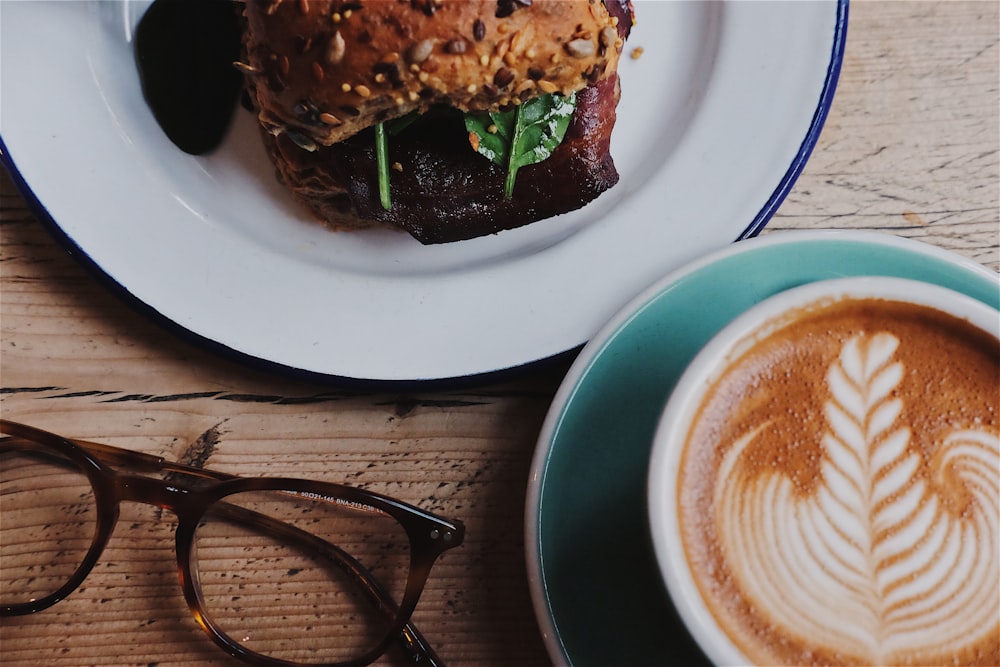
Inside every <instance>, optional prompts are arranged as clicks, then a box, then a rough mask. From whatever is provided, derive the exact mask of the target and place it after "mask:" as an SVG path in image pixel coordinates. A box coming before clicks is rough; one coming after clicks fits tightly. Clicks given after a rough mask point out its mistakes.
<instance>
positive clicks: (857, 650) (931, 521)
mask: <svg viewBox="0 0 1000 667" xmlns="http://www.w3.org/2000/svg"><path fill="white" fill-rule="evenodd" d="M898 346H899V340H898V339H897V338H896V337H895V336H892V335H890V334H888V333H878V334H874V335H871V336H868V335H859V336H857V337H855V338H853V339H851V340H849V341H848V342H847V343H846V344H845V345H844V346H843V347H842V349H841V352H840V355H839V358H838V359H837V360H836V361H835V362H834V363H833V364H832V365H831V367H830V368H829V369H828V373H827V376H826V382H827V385H828V388H829V390H830V398H829V400H828V401H827V402H826V405H825V412H824V416H825V418H826V426H827V428H826V432H825V434H824V436H823V437H822V442H821V443H819V444H820V445H821V449H822V462H821V478H820V483H819V485H818V488H817V489H816V491H815V492H814V493H812V494H811V495H802V493H801V491H800V490H796V489H795V488H794V485H793V483H792V481H791V480H790V479H789V478H788V477H787V476H786V475H784V474H782V473H780V472H777V471H774V470H768V471H766V472H760V471H757V472H754V471H753V470H752V465H749V464H748V459H747V458H746V457H745V456H744V453H745V452H746V451H747V450H748V448H750V447H752V446H753V442H754V440H755V439H756V437H757V436H758V434H759V433H761V432H762V431H763V430H764V429H767V428H769V426H770V425H769V424H764V425H763V426H759V427H757V428H756V429H754V430H752V431H750V432H749V433H747V434H746V435H744V436H743V437H742V438H740V439H739V440H738V441H737V442H735V443H733V445H732V447H731V448H730V449H729V451H728V452H727V453H726V455H725V456H724V460H723V464H722V466H721V468H720V471H719V479H718V481H717V483H716V487H715V488H716V491H715V499H714V500H715V507H716V509H715V517H714V519H715V525H716V529H717V531H718V533H719V539H720V542H721V544H722V546H723V549H724V551H725V555H726V560H727V562H728V563H730V564H738V566H737V565H731V569H732V570H733V576H734V577H735V579H736V580H737V581H738V585H739V587H740V589H741V591H742V592H743V594H744V595H745V597H746V598H748V602H749V603H751V604H753V605H754V607H755V608H756V609H757V610H758V611H760V612H761V613H763V614H764V615H765V616H767V620H768V622H769V623H772V624H774V625H775V626H777V627H779V628H781V629H783V630H784V631H785V632H786V633H787V634H788V635H790V636H793V637H798V638H800V639H803V640H807V641H808V643H810V644H812V645H816V644H818V645H819V646H829V647H841V649H840V650H841V651H843V649H844V647H846V648H847V651H846V653H847V654H848V657H849V659H850V660H853V661H858V662H862V663H868V664H901V663H903V662H906V656H913V655H920V654H922V653H923V654H925V655H947V654H948V653H949V652H950V651H951V650H952V649H954V650H958V649H959V648H960V647H961V646H962V645H964V644H966V643H967V642H969V641H973V640H976V639H978V638H980V637H986V636H988V635H989V633H990V632H993V631H995V629H996V624H997V622H998V618H1000V596H998V594H997V577H998V572H1000V558H998V543H1000V530H998V522H1000V438H998V436H997V434H996V433H992V432H987V431H980V430H959V431H954V432H951V433H949V434H947V435H946V437H944V439H943V441H942V442H940V443H937V445H938V446H937V453H936V454H935V455H934V456H932V457H930V459H929V460H924V455H923V454H922V453H921V452H919V451H918V450H916V449H915V448H913V447H912V446H911V444H912V443H911V439H912V432H911V429H910V428H909V427H908V426H907V425H906V424H900V423H899V422H900V417H901V416H902V415H903V414H904V410H903V408H904V407H905V406H904V405H903V403H902V401H901V400H900V399H899V398H896V397H895V396H894V390H895V389H896V388H897V387H898V385H899V384H900V382H901V381H902V380H903V378H904V374H905V372H906V369H905V368H904V367H903V364H902V363H900V362H898V361H895V360H894V356H895V352H896V350H897V348H898ZM809 444H810V443H799V445H800V446H808V445H809ZM921 470H930V471H931V474H930V475H927V474H924V473H921V472H920V471H921ZM957 502H961V503H962V506H963V507H964V509H963V510H962V511H961V512H956V511H953V510H950V509H949V504H951V505H955V504H956V503H957Z"/></svg>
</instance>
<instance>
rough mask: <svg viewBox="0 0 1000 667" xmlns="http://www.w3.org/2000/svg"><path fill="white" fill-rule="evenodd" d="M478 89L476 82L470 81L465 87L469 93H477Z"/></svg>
mask: <svg viewBox="0 0 1000 667" xmlns="http://www.w3.org/2000/svg"><path fill="white" fill-rule="evenodd" d="M476 90H478V88H477V87H476V84H474V83H470V84H469V85H468V87H467V88H466V89H465V92H467V93H469V94H470V95H473V94H475V92H476Z"/></svg>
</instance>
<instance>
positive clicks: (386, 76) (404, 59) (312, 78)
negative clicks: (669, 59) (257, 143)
mask: <svg viewBox="0 0 1000 667" xmlns="http://www.w3.org/2000/svg"><path fill="white" fill-rule="evenodd" d="M245 12H246V19H247V31H246V60H247V62H246V63H243V64H242V67H243V69H244V70H245V71H246V72H247V73H248V74H249V75H250V77H251V79H252V85H251V86H250V87H249V89H250V90H251V93H252V95H253V96H255V98H256V99H255V100H254V102H255V106H256V108H257V110H258V113H259V118H260V122H261V124H262V126H263V127H264V128H265V130H267V131H268V132H270V133H271V134H273V135H279V134H286V135H287V137H288V138H289V139H291V140H293V141H294V142H295V143H296V144H297V145H298V146H300V147H301V148H304V149H307V150H314V149H315V148H317V147H320V146H331V145H333V144H335V143H337V142H341V141H343V140H345V139H347V138H349V137H351V136H353V135H355V134H356V133H358V132H360V131H361V130H363V129H365V128H367V127H370V126H372V125H374V124H376V123H378V122H381V121H385V120H389V119H392V118H396V117H400V116H404V115H406V114H408V113H410V112H413V111H417V112H421V113H422V112H424V111H426V110H428V109H430V108H431V107H432V106H434V105H439V104H443V105H447V106H451V107H455V108H457V109H460V110H462V111H483V110H497V109H500V108H502V107H508V106H509V105H511V104H517V103H519V102H521V101H523V100H525V99H528V98H531V97H534V96H536V95H540V94H543V93H554V92H558V93H561V94H564V95H568V94H570V93H573V92H577V91H579V90H581V89H583V88H584V87H586V86H587V85H589V84H593V83H596V82H597V81H599V80H602V79H604V78H606V77H607V76H609V75H611V74H614V72H615V71H616V69H617V66H618V59H619V57H620V53H621V49H622V38H621V36H620V31H619V29H618V23H619V19H618V18H617V17H613V16H612V15H610V14H609V12H608V10H607V8H606V7H605V4H604V2H602V0H248V1H247V3H246V10H245Z"/></svg>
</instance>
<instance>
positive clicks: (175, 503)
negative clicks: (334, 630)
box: [0, 419, 465, 667]
mask: <svg viewBox="0 0 1000 667" xmlns="http://www.w3.org/2000/svg"><path fill="white" fill-rule="evenodd" d="M0 433H2V434H3V436H4V437H3V438H0V455H2V454H4V453H6V452H12V451H17V452H22V453H24V452H30V453H33V454H36V455H38V456H40V457H45V458H48V459H51V460H53V461H56V462H59V463H65V464H67V465H73V466H75V467H76V468H77V469H78V470H80V471H81V472H83V473H84V474H85V475H86V476H87V478H88V479H89V481H90V484H91V487H92V488H93V491H94V496H95V499H96V503H97V528H96V530H95V534H94V538H93V541H92V543H91V546H90V549H89V551H88V552H87V554H86V556H85V557H84V558H83V560H82V562H81V563H80V566H79V567H78V568H77V570H76V571H75V572H74V573H73V575H72V576H71V577H70V578H69V579H68V580H67V581H66V583H65V584H64V585H63V586H62V587H60V588H59V589H58V590H56V591H55V592H54V593H52V594H50V595H48V596H46V597H43V598H39V599H36V600H32V601H30V602H26V603H23V604H15V605H6V606H0V617H2V616H19V615H23V614H31V613H35V612H38V611H41V610H43V609H46V608H48V607H51V606H52V605H54V604H55V603H57V602H58V601H60V600H62V599H63V598H65V597H66V596H67V595H69V594H70V593H72V592H73V591H74V590H75V589H76V588H77V587H78V586H79V585H80V584H81V583H82V582H83V580H84V579H85V578H86V577H87V575H88V574H89V573H90V571H91V569H92V568H93V566H94V564H95V563H96V562H97V560H98V559H99V558H100V555H101V552H102V551H103V550H104V547H105V546H106V545H107V543H108V540H109V539H110V538H111V534H112V532H113V530H114V527H115V523H116V522H117V520H118V513H119V505H120V503H121V502H123V501H132V502H139V503H145V504H150V505H155V506H158V507H161V508H163V509H166V510H169V511H170V512H172V513H173V514H174V515H176V517H177V528H176V532H175V550H176V557H177V568H178V572H179V574H180V579H181V588H182V590H183V593H184V598H185V600H186V602H187V605H188V608H189V609H190V610H191V613H192V614H193V615H194V618H195V620H196V621H197V622H198V625H200V626H201V628H202V629H203V630H204V631H205V632H206V633H208V635H209V637H211V638H212V640H213V641H214V642H215V643H216V644H217V645H218V646H219V647H221V648H222V649H223V650H224V651H226V652H227V653H229V654H230V655H232V656H234V657H236V658H239V659H240V660H242V661H244V662H246V663H248V664H251V665H261V666H276V665H282V666H285V667H291V666H295V665H300V664H309V665H311V666H312V667H317V665H315V663H297V662H289V661H286V660H282V659H278V658H273V657H269V656H266V655H262V654H260V653H257V652H255V651H253V650H251V649H249V648H247V647H245V646H242V645H240V644H238V643H236V642H235V641H233V640H232V639H231V638H230V637H229V636H228V635H226V633H224V632H223V631H222V630H220V629H219V628H218V627H217V626H216V625H215V624H214V623H213V621H212V620H211V618H210V617H209V616H208V615H207V614H206V613H205V611H204V609H203V608H202V603H201V599H200V595H199V592H198V590H197V578H196V577H194V576H192V572H191V565H190V563H191V558H190V555H191V548H192V543H193V540H194V533H195V529H196V528H197V526H198V523H199V521H200V520H201V518H202V517H203V516H204V515H205V513H206V511H207V510H208V509H209V508H212V509H213V512H218V511H219V509H220V507H223V508H224V511H225V513H226V514H227V516H229V517H230V518H233V519H235V520H238V521H239V522H240V523H241V524H243V525H247V526H251V527H253V528H254V529H256V530H258V531H261V532H263V533H265V534H268V535H270V536H272V537H277V538H280V539H282V540H285V541H287V543H291V544H296V545H297V546H299V547H305V548H309V549H313V550H315V551H316V552H317V553H319V554H321V555H322V556H324V557H326V558H329V559H332V560H334V561H335V562H336V563H337V565H338V566H339V567H341V568H342V569H344V570H345V571H346V572H348V573H349V575H350V576H351V577H353V578H354V579H355V580H356V581H357V582H358V583H359V584H360V585H361V586H363V587H364V589H365V592H366V595H367V596H368V597H369V599H370V600H371V602H372V604H373V605H374V606H375V607H376V608H378V609H379V610H380V611H381V612H382V613H384V614H386V615H387V617H391V618H392V620H391V622H388V623H387V627H388V630H387V632H386V634H385V637H384V638H383V639H382V640H381V641H380V642H379V643H378V644H377V645H376V646H375V647H374V648H372V649H371V650H369V651H368V652H367V653H365V654H364V655H361V656H358V657H357V658H354V659H352V660H350V661H346V662H336V663H325V664H324V665H321V666H318V667H362V666H363V665H368V664H370V663H372V662H373V661H375V660H376V659H378V658H379V657H380V656H381V655H382V654H384V653H385V652H386V650H387V649H388V648H389V646H390V645H391V644H392V643H393V642H396V643H397V644H399V646H400V647H401V648H402V650H403V651H404V652H405V653H406V656H407V659H408V660H409V661H410V662H412V663H414V664H422V665H430V666H433V665H442V664H443V663H442V662H441V660H440V658H438V656H437V655H436V654H435V652H434V651H433V649H432V648H431V647H430V645H429V644H428V643H427V641H426V640H425V639H424V637H423V635H421V633H420V632H419V631H418V630H417V628H416V627H414V626H413V624H412V623H411V622H410V615H411V614H412V613H413V609H414V608H415V606H416V604H417V600H418V599H419V597H420V594H421V592H422V591H423V588H424V584H425V583H426V581H427V578H428V576H429V574H430V570H431V567H432V566H433V565H434V562H435V560H437V558H438V556H440V555H441V554H442V553H443V552H445V551H447V550H448V549H451V548H453V547H457V546H458V545H459V544H461V543H462V540H463V538H464V535H465V528H464V526H463V525H462V523H461V522H459V521H449V520H447V519H444V518H441V517H439V516H435V515H433V514H431V513H429V512H425V511H424V510H421V509H420V508H418V507H415V506H413V505H409V504H407V503H404V502H402V501H399V500H395V499H393V498H390V497H388V496H384V495H381V494H377V493H373V492H370V491H364V490H361V489H357V488H353V487H349V486H343V485H340V484H334V483H329V482H317V481H310V480H304V479H295V478H285V477H239V476H237V475H230V474H227V473H221V472H216V471H212V470H206V469H202V468H195V467H191V466H186V465H182V464H179V463H171V462H169V461H166V460H165V459H163V458H162V457H160V456H155V455H152V454H146V453H144V452H137V451H132V450H127V449H121V448H119V447H113V446H111V445H105V444H100V443H96V442H88V441H84V440H75V439H70V438H64V437H62V436H59V435H56V434H54V433H49V432H47V431H43V430H41V429H37V428H34V427H32V426H27V425H24V424H19V423H16V422H12V421H8V420H5V419H0ZM126 470H127V471H129V472H125V471H126ZM137 473H146V474H152V473H162V474H167V475H170V480H169V482H168V481H165V480H161V479H156V478H151V477H145V476H143V475H140V474H137ZM183 477H187V478H188V479H190V480H192V481H194V480H197V481H198V484H197V485H196V488H190V489H179V488H178V486H179V481H180V479H179V478H183ZM244 491H290V492H296V493H303V494H310V495H311V494H316V495H317V496H318V497H333V498H340V499H343V500H346V501H348V502H356V503H362V504H364V505H368V506H371V507H374V508H376V509H378V510H380V511H381V512H383V513H385V514H387V515H389V516H392V517H393V518H395V520H396V521H397V522H398V523H399V524H400V525H401V526H402V527H403V529H404V531H405V532H406V534H407V536H408V537H409V540H410V570H409V574H408V576H407V579H406V588H405V592H404V593H403V596H402V600H400V601H398V602H397V601H394V600H393V599H392V598H391V597H390V595H389V594H388V593H386V591H385V589H384V587H383V586H382V585H381V584H380V583H379V581H378V580H377V579H376V578H375V577H374V575H372V574H371V572H369V571H368V570H367V569H365V567H364V566H363V565H361V563H359V562H358V561H357V560H355V559H354V558H353V557H352V556H351V555H349V554H347V553H346V552H344V551H343V550H342V549H340V548H339V547H337V546H336V545H333V544H331V543H329V542H327V541H325V540H323V539H322V538H319V537H317V536H315V535H312V534H311V533H308V532H306V531H303V530H301V529H299V528H296V527H294V526H292V525H290V524H287V523H284V522H281V521H279V520H277V519H274V518H271V517H268V516H266V515H263V514H259V513H256V512H254V511H252V510H248V509H245V508H241V507H237V506H235V505H227V504H226V503H225V500H224V499H225V497H226V496H229V495H231V494H233V493H238V492H244Z"/></svg>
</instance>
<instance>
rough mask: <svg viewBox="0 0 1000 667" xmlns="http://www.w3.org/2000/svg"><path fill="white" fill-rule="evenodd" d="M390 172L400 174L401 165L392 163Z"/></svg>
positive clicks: (401, 171) (401, 170)
mask: <svg viewBox="0 0 1000 667" xmlns="http://www.w3.org/2000/svg"><path fill="white" fill-rule="evenodd" d="M392 170H393V171H398V172H399V173H401V174H402V173H403V165H401V164H400V163H398V162H393V163H392Z"/></svg>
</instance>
